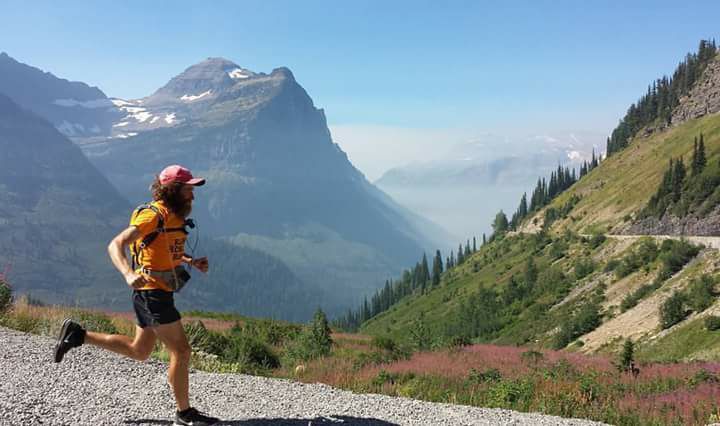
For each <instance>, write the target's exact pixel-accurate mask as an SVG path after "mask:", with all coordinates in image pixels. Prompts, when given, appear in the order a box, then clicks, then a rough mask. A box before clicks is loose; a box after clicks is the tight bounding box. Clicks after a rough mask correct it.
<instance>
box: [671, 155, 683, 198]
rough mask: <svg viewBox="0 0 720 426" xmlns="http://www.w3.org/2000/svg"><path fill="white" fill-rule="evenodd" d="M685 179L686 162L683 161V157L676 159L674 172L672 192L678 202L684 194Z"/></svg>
mask: <svg viewBox="0 0 720 426" xmlns="http://www.w3.org/2000/svg"><path fill="white" fill-rule="evenodd" d="M684 181H685V163H683V159H682V157H680V159H678V160H677V161H675V168H674V169H673V174H672V194H673V202H675V203H677V202H678V201H680V196H681V195H682V187H683V182H684Z"/></svg>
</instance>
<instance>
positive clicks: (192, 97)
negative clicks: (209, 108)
mask: <svg viewBox="0 0 720 426" xmlns="http://www.w3.org/2000/svg"><path fill="white" fill-rule="evenodd" d="M210 94H212V90H208V91H206V92H203V93H201V94H199V95H183V96H181V97H180V100H181V101H185V102H192V101H196V100H198V99H200V98H204V97H205V96H208V95H210Z"/></svg>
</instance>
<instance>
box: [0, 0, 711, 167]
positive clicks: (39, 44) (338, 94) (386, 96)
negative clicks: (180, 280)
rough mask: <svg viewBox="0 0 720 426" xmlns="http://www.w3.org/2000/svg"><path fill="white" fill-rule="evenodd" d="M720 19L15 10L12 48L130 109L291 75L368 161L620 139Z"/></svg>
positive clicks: (656, 9) (570, 10) (391, 6)
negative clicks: (658, 85) (564, 135)
mask: <svg viewBox="0 0 720 426" xmlns="http://www.w3.org/2000/svg"><path fill="white" fill-rule="evenodd" d="M628 3H629V4H628ZM718 16H720V2H716V1H690V2H678V1H672V2H671V1H635V2H628V1H611V0H608V1H579V0H578V1H525V2H513V1H497V2H495V1H449V2H438V1H412V2H410V1H396V2H392V1H371V0H367V1H355V2H350V1H272V0H270V1H263V2H257V1H254V2H242V1H227V2H225V1H212V2H182V1H115V2H111V1H72V2H50V1H47V2H43V1H40V2H33V7H32V8H31V7H29V6H28V5H27V2H20V1H8V0H4V1H3V2H2V3H0V17H1V18H0V19H1V22H2V25H0V40H1V42H0V51H6V52H7V53H8V54H9V55H10V56H12V57H14V58H16V59H18V60H20V61H21V62H25V63H28V64H31V65H34V66H37V67H39V68H42V69H44V70H47V71H51V72H53V73H54V74H55V75H58V76H60V77H64V78H68V79H71V80H80V81H84V82H86V83H88V84H91V85H95V86H98V87H100V88H101V89H102V90H103V91H104V92H105V93H106V94H107V95H108V96H114V97H121V98H137V97H142V96H146V95H149V94H150V93H152V92H153V91H154V90H155V89H157V88H158V87H160V86H162V85H163V84H165V83H166V82H167V80H169V79H170V78H171V77H172V76H174V75H176V74H178V73H180V72H181V71H182V70H184V69H185V68H187V67H188V66H189V65H191V64H193V63H196V62H199V61H201V60H203V59H204V58H206V57H210V56H222V57H225V58H228V59H230V60H233V61H235V62H236V63H238V64H239V65H241V66H243V67H246V68H249V69H251V70H253V71H258V72H270V71H271V70H272V69H273V68H276V67H279V66H287V67H289V68H290V69H291V70H292V71H293V73H294V74H295V77H296V78H297V80H298V81H299V83H300V84H302V85H303V87H305V89H306V90H307V91H308V93H309V94H310V96H311V97H312V98H313V100H314V101H315V104H316V106H318V107H320V108H324V109H325V112H326V115H327V117H328V123H329V125H330V126H331V129H333V134H335V135H342V137H343V138H344V139H345V140H347V141H348V142H347V144H348V145H347V146H348V150H349V152H350V153H351V156H352V151H353V149H350V148H349V147H350V146H355V148H354V149H357V146H360V145H363V144H365V145H367V144H366V143H365V141H367V140H368V138H376V139H377V138H379V139H383V136H381V135H378V134H377V132H378V129H383V128H386V129H392V130H393V132H395V133H392V134H393V135H395V136H388V135H385V138H386V139H387V138H390V139H391V140H393V139H392V138H396V139H397V140H398V141H401V140H403V141H404V143H410V141H411V140H412V139H413V138H417V137H421V136H423V135H425V136H426V137H427V135H428V134H429V135H431V138H432V139H433V140H438V139H443V138H446V139H448V140H451V139H452V140H453V141H458V140H461V139H463V138H465V139H467V138H471V137H472V134H474V133H481V132H491V133H498V134H517V135H531V134H552V133H558V132H573V131H577V132H580V131H585V132H590V133H594V134H597V135H598V136H596V137H597V138H602V139H603V140H604V137H605V136H607V134H608V133H609V132H610V131H611V130H612V128H613V127H614V125H615V124H616V123H617V121H618V119H619V118H621V116H622V115H623V113H624V111H625V110H626V109H627V107H628V106H629V104H630V103H631V102H633V101H635V100H636V99H637V98H638V97H639V96H640V95H641V94H642V92H643V91H644V90H645V88H646V87H647V84H648V83H649V82H650V81H652V79H654V78H655V77H659V76H661V75H662V74H669V73H671V72H672V70H673V69H674V67H675V65H676V64H677V63H678V61H680V60H681V59H682V57H683V56H684V55H685V54H686V53H687V52H689V51H694V50H695V49H696V47H697V44H698V42H699V40H700V39H701V38H713V37H715V38H718V35H719V33H720V31H719V30H720V26H718V24H717V17H718ZM368 129H372V131H370V132H369V133H367V131H368ZM399 130H401V131H406V133H403V135H404V136H399V135H398V133H397V131H399ZM363 132H366V133H363ZM381 133H382V132H381ZM403 138H405V139H403ZM383 143H389V142H383ZM398 143H400V142H398ZM423 150H427V148H423ZM375 152H377V151H375ZM361 169H362V167H361Z"/></svg>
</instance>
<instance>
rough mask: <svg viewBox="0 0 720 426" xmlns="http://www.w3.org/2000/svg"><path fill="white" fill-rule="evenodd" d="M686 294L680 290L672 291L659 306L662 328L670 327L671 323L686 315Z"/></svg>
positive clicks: (682, 318) (673, 323)
mask: <svg viewBox="0 0 720 426" xmlns="http://www.w3.org/2000/svg"><path fill="white" fill-rule="evenodd" d="M685 301H686V296H685V295H684V294H683V293H680V292H677V291H675V292H673V294H672V296H670V297H669V298H668V299H667V300H666V301H665V303H663V304H662V306H661V307H660V325H661V326H662V328H663V329H666V328H670V327H672V326H673V325H675V324H677V323H679V322H680V321H682V320H684V319H685V317H686V316H687V312H685Z"/></svg>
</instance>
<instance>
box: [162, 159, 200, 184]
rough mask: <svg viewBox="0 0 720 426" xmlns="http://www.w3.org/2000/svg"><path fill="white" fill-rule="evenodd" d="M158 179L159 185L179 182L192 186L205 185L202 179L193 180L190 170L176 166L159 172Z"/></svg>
mask: <svg viewBox="0 0 720 426" xmlns="http://www.w3.org/2000/svg"><path fill="white" fill-rule="evenodd" d="M158 179H159V180H160V184H161V185H166V184H168V183H170V182H179V183H184V184H186V185H193V186H202V185H205V179H204V178H194V177H193V175H192V173H190V170H188V169H186V168H185V167H183V166H178V165H177V164H174V165H172V166H167V167H165V168H164V169H163V171H162V172H160V175H159V176H158Z"/></svg>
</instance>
